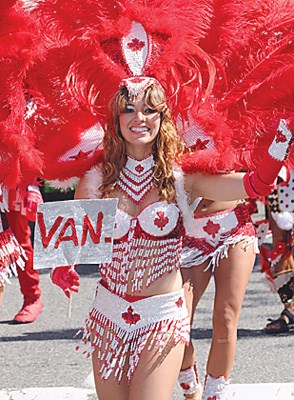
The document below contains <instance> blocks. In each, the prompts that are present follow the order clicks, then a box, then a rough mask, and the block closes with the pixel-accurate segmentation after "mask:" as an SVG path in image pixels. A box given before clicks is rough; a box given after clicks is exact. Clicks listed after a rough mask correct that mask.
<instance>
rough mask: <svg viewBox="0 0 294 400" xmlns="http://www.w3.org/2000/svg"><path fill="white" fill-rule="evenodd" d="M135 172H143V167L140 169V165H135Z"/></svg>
mask: <svg viewBox="0 0 294 400" xmlns="http://www.w3.org/2000/svg"><path fill="white" fill-rule="evenodd" d="M135 170H136V171H137V172H139V173H141V172H142V171H144V167H142V165H141V164H138V165H136V167H135Z"/></svg>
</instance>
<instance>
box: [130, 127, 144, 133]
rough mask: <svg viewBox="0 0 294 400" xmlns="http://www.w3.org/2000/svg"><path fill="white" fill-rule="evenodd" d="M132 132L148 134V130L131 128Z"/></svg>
mask: <svg viewBox="0 0 294 400" xmlns="http://www.w3.org/2000/svg"><path fill="white" fill-rule="evenodd" d="M131 131H132V132H147V131H148V128H131Z"/></svg>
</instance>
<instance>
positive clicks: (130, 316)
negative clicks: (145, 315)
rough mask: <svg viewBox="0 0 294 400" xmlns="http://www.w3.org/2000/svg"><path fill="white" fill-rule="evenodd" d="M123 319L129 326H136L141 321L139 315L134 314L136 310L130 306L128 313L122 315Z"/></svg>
mask: <svg viewBox="0 0 294 400" xmlns="http://www.w3.org/2000/svg"><path fill="white" fill-rule="evenodd" d="M121 316H122V318H123V319H124V320H125V321H126V323H127V324H130V325H134V324H136V323H137V322H138V321H140V319H141V317H140V315H139V314H134V309H133V308H132V307H131V306H130V307H129V308H128V311H127V312H124V313H122V315H121Z"/></svg>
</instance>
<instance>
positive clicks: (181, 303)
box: [176, 297, 184, 308]
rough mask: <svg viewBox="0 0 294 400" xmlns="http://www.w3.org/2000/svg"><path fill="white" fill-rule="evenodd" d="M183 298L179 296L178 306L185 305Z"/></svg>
mask: <svg viewBox="0 0 294 400" xmlns="http://www.w3.org/2000/svg"><path fill="white" fill-rule="evenodd" d="M183 303H184V302H183V299H182V297H179V299H178V300H177V301H176V305H177V307H179V308H181V307H182V306H183Z"/></svg>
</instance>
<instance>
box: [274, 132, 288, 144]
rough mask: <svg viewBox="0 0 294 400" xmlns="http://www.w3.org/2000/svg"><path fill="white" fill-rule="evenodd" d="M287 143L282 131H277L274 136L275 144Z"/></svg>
mask: <svg viewBox="0 0 294 400" xmlns="http://www.w3.org/2000/svg"><path fill="white" fill-rule="evenodd" d="M284 142H287V138H286V136H285V135H284V134H283V132H282V131H278V133H277V136H276V143H284Z"/></svg>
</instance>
